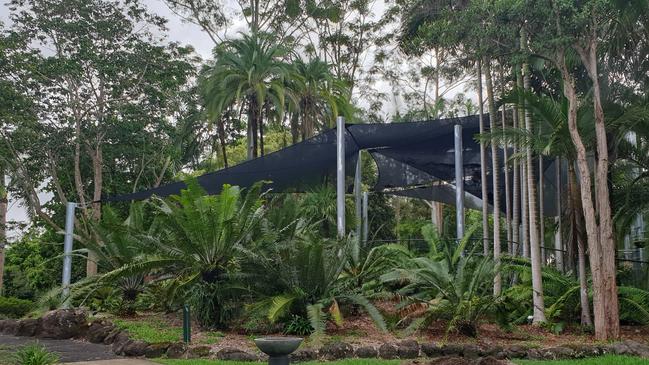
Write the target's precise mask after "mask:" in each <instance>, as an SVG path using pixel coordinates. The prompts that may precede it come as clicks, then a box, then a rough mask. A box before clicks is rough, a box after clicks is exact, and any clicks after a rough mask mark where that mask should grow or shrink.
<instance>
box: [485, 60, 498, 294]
mask: <svg viewBox="0 0 649 365" xmlns="http://www.w3.org/2000/svg"><path fill="white" fill-rule="evenodd" d="M484 65H485V80H486V81H487V105H488V106H489V128H490V130H491V132H492V133H493V132H496V131H497V130H498V122H497V121H498V113H497V112H496V101H495V100H494V86H493V79H492V74H491V60H490V59H485V61H484ZM491 161H492V162H491V163H492V172H491V173H492V179H493V189H492V196H493V222H494V231H493V240H494V246H493V250H494V262H495V263H496V268H497V269H496V270H497V271H496V275H494V295H495V296H498V295H500V292H501V291H502V278H501V276H500V270H499V266H500V191H499V190H500V162H499V161H498V146H497V143H496V142H495V141H494V142H492V143H491Z"/></svg>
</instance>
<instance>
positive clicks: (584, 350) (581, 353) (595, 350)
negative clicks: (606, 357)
mask: <svg viewBox="0 0 649 365" xmlns="http://www.w3.org/2000/svg"><path fill="white" fill-rule="evenodd" d="M564 346H565V347H567V348H569V349H571V350H572V351H573V352H574V354H573V357H574V358H584V357H595V356H600V355H602V354H603V350H602V348H601V347H599V346H595V345H587V344H567V345H564Z"/></svg>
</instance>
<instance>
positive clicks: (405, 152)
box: [104, 115, 556, 216]
mask: <svg viewBox="0 0 649 365" xmlns="http://www.w3.org/2000/svg"><path fill="white" fill-rule="evenodd" d="M484 118H485V125H486V126H487V127H488V125H489V117H488V115H485V116H484ZM456 124H460V125H462V132H463V155H464V176H465V181H464V186H465V199H464V200H465V207H466V208H469V209H480V208H481V206H482V194H481V184H482V181H481V177H480V148H479V144H478V142H477V141H476V139H475V136H476V135H477V134H478V133H479V119H478V116H476V115H473V116H467V117H460V118H447V119H437V120H429V121H421V122H405V123H391V124H347V125H346V126H345V169H346V175H347V176H350V177H351V176H353V175H354V170H355V165H356V159H357V158H358V152H359V151H361V150H367V151H368V152H369V153H370V155H371V156H372V158H373V159H374V160H375V162H376V164H377V167H378V173H379V177H378V181H377V183H376V185H375V186H374V187H373V188H372V190H373V191H375V192H383V193H389V194H394V195H400V196H408V197H414V198H420V199H425V200H430V201H439V202H443V203H446V204H451V205H453V204H455V165H454V153H455V151H454V139H453V133H454V131H453V129H454V125H456ZM488 150H490V149H488ZM501 153H502V151H501ZM487 157H488V158H487V161H488V166H486V168H487V180H488V181H487V182H486V183H487V191H488V195H489V196H488V197H487V198H488V200H487V201H491V200H492V194H493V189H494V187H493V186H492V184H491V182H492V178H491V176H492V168H491V156H490V153H489V152H488V156H487ZM500 161H501V163H502V161H503V159H502V156H501V159H500ZM544 165H545V166H546V168H545V169H544V170H545V174H544V182H545V184H544V186H545V191H544V193H545V194H544V200H545V204H544V207H545V214H546V215H549V216H552V215H555V214H556V212H555V210H556V209H555V204H554V203H553V202H554V201H555V199H556V186H555V185H556V184H555V182H554V181H553V180H554V179H553V176H554V174H553V173H552V172H551V171H554V170H553V169H554V168H555V167H554V164H552V163H550V161H548V163H545V164H544ZM503 171H504V170H503ZM510 171H511V169H510ZM335 172H336V130H335V129H330V130H327V131H325V132H323V133H321V134H319V135H317V136H315V137H312V138H309V139H307V140H305V141H302V142H300V143H297V144H294V145H292V146H289V147H287V148H284V149H281V150H279V151H276V152H273V153H270V154H267V155H265V156H262V157H258V158H255V159H253V160H249V161H246V162H243V163H241V164H239V165H236V166H232V167H229V168H226V169H222V170H218V171H214V172H210V173H207V174H204V175H201V176H199V177H197V180H198V183H199V184H200V185H201V186H202V187H203V188H204V189H205V191H206V192H207V193H208V194H218V193H219V192H220V191H221V189H222V187H223V185H224V184H230V185H237V186H240V187H249V186H252V185H253V184H254V183H256V182H258V181H269V183H268V184H267V186H266V187H267V188H269V189H272V191H274V192H303V191H308V190H309V189H311V188H312V187H313V186H317V185H320V184H322V183H323V182H327V181H330V182H334V181H335ZM510 173H511V172H510ZM536 176H538V173H537V174H536ZM348 180H350V181H351V179H348ZM503 180H504V179H502V178H501V179H500V181H501V184H502V186H499V187H497V189H499V190H500V191H502V192H503V193H502V194H500V196H501V197H502V199H504V195H505V194H504V181H503ZM185 187H186V185H185V183H184V182H175V183H171V184H168V185H164V186H160V187H157V188H154V189H149V190H145V191H140V192H136V193H132V194H126V195H120V196H114V197H109V198H107V199H105V200H104V201H111V202H116V201H129V200H142V199H146V198H149V197H151V196H153V195H156V196H159V197H165V196H169V195H173V194H179V193H180V191H181V190H182V189H184V188H185ZM349 187H351V186H349ZM501 206H503V207H504V204H501Z"/></svg>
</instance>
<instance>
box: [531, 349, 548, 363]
mask: <svg viewBox="0 0 649 365" xmlns="http://www.w3.org/2000/svg"><path fill="white" fill-rule="evenodd" d="M527 358H528V359H530V360H545V359H546V357H545V354H544V353H543V352H542V351H541V350H539V349H529V350H527Z"/></svg>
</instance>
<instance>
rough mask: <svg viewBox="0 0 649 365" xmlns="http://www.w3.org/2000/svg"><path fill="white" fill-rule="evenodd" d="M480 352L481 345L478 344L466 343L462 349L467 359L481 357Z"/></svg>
mask: <svg viewBox="0 0 649 365" xmlns="http://www.w3.org/2000/svg"><path fill="white" fill-rule="evenodd" d="M480 353H481V350H480V347H478V346H476V345H471V344H469V345H464V348H463V349H462V355H463V356H464V357H466V358H467V359H477V358H479V357H480Z"/></svg>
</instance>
